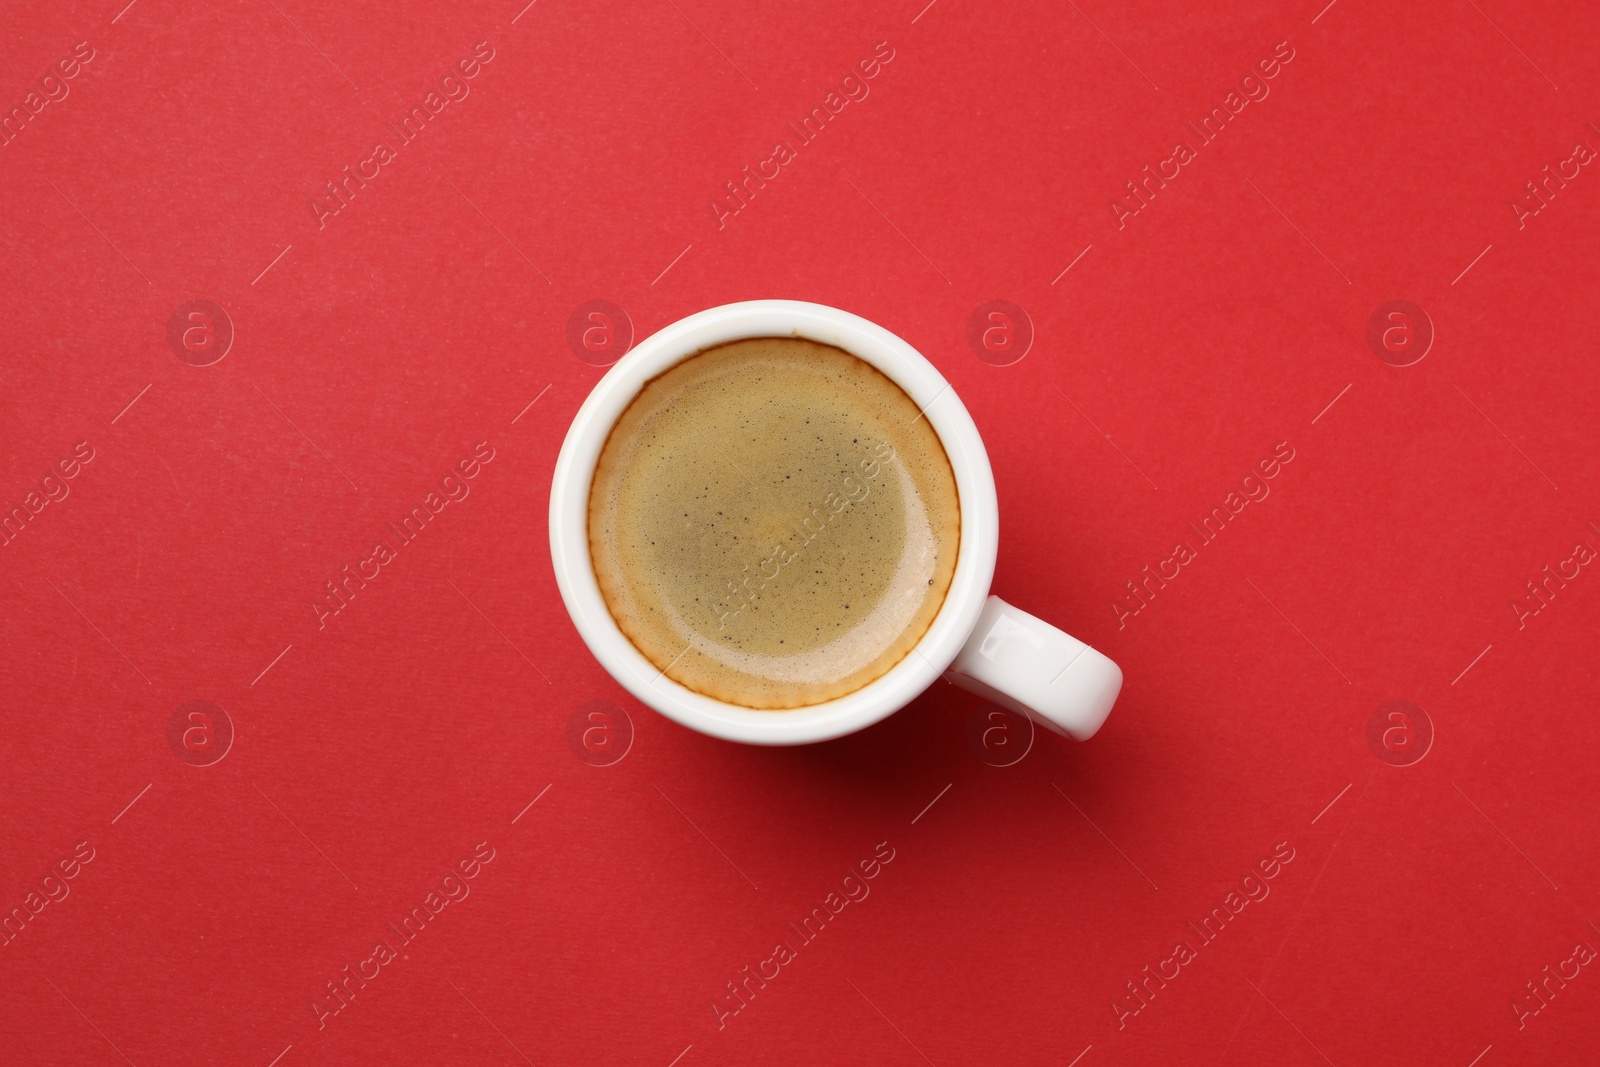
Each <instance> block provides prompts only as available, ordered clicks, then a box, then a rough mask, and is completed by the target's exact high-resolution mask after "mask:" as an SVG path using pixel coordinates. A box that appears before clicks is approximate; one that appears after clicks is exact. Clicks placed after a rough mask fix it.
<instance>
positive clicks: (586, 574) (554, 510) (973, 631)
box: [550, 300, 1122, 745]
mask: <svg viewBox="0 0 1600 1067" xmlns="http://www.w3.org/2000/svg"><path fill="white" fill-rule="evenodd" d="M790 336H795V337H805V338H808V339H810V340H813V341H819V342H821V343H823V344H828V345H834V346H836V347H838V348H842V349H844V350H845V351H846V352H849V353H851V354H853V355H855V356H857V357H859V358H861V359H864V360H866V361H867V362H868V363H870V364H872V365H873V366H874V367H876V368H877V369H878V370H880V371H882V372H883V373H884V374H885V375H887V376H888V377H889V378H890V379H892V380H893V381H894V382H896V383H897V384H898V385H899V386H900V388H901V389H903V390H905V392H906V394H907V395H908V396H910V397H911V399H912V400H913V401H914V402H915V403H916V405H917V407H918V408H920V409H922V412H923V415H924V416H925V417H926V418H927V419H928V422H929V424H930V425H932V427H933V429H934V431H935V432H937V433H938V435H939V440H940V442H941V443H942V444H943V445H944V450H945V454H946V455H947V456H948V457H949V459H950V467H951V469H952V470H953V471H954V472H955V481H956V492H957V495H958V502H959V504H960V509H961V542H960V547H959V551H958V554H957V558H956V569H955V575H954V577H953V578H952V580H951V584H950V589H949V592H948V593H946V595H945V599H944V604H943V606H942V607H940V609H939V612H938V614H937V615H936V616H934V620H933V623H932V625H931V626H929V627H928V631H927V633H925V634H924V635H923V637H922V640H921V641H919V642H917V644H916V645H915V646H913V647H912V650H911V651H910V652H909V653H907V654H906V656H905V658H904V659H902V660H901V661H900V662H899V663H897V664H895V665H894V666H893V667H892V668H890V669H889V671H888V672H886V673H885V674H883V675H882V676H880V677H879V678H877V679H876V680H875V681H872V682H869V683H867V684H866V685H864V686H862V687H861V688H860V689H857V690H855V691H854V692H852V693H847V694H846V695H844V696H841V697H836V698H835V699H833V700H828V701H824V702H823V703H820V704H812V705H809V706H807V707H800V708H791V709H788V710H783V711H764V710H757V709H754V708H746V707H740V706H739V705H736V704H730V703H726V702H724V701H721V700H716V699H714V698H712V697H709V696H706V695H704V694H702V693H697V692H695V691H694V690H692V689H688V688H686V687H684V686H682V685H679V684H678V683H677V682H675V681H673V680H672V679H671V678H668V677H667V676H666V675H665V674H664V673H663V672H662V671H661V670H660V669H658V668H657V667H656V665H655V664H653V663H651V662H650V661H649V660H648V659H646V658H645V656H644V655H643V654H642V653H641V652H640V651H639V650H638V649H637V648H635V647H634V645H633V643H632V642H631V641H629V640H628V638H627V636H626V635H624V634H623V632H622V630H621V629H620V628H619V627H618V626H617V623H616V620H615V619H613V618H612V616H611V612H610V611H609V609H607V607H606V603H605V599H604V598H603V597H602V596H601V593H600V586H599V583H598V582H597V581H596V579H595V575H594V567H593V564H592V563H591V561H590V558H589V530H588V516H589V488H590V485H591V483H592V481H593V479H594V470H595V464H596V463H597V461H598V460H599V458H600V450H601V448H602V447H603V446H604V445H605V443H606V438H607V437H608V436H609V435H610V433H611V428H612V427H613V426H614V425H615V424H616V422H617V420H618V419H619V418H620V417H621V416H622V413H623V411H624V410H626V408H627V407H628V405H629V403H631V402H632V400H633V399H634V397H635V396H637V395H638V393H639V391H640V390H641V389H642V388H644V386H645V384H646V383H647V382H649V381H650V380H651V379H652V378H655V377H656V376H658V375H660V374H662V373H663V372H665V371H666V370H667V369H668V368H670V367H672V366H673V365H675V364H677V363H679V362H682V361H683V360H685V359H688V358H689V357H690V356H693V355H695V354H696V353H699V352H702V351H704V350H705V349H707V348H711V347H713V346H715V345H720V344H724V343H726V342H729V341H737V340H740V339H742V338H747V337H790ZM999 545H1000V515H999V508H998V505H997V502H996V498H995V487H994V474H993V472H992V471H991V470H990V468H989V456H988V453H987V452H985V451H984V447H983V440H982V438H980V437H979V436H978V428H977V426H975V425H974V424H973V422H972V416H971V415H969V414H967V409H966V406H965V405H963V404H962V403H961V401H960V399H959V398H957V396H956V394H955V392H954V391H953V390H952V389H951V388H950V383H949V382H947V381H945V380H944V376H943V375H941V374H940V373H939V372H938V371H937V370H936V369H934V366H933V364H932V363H929V362H928V361H927V360H926V359H925V358H923V356H922V354H921V353H919V352H918V351H917V350H916V349H914V348H912V347H911V346H910V345H909V344H907V343H906V342H905V341H903V340H901V339H900V338H899V337H896V336H895V335H894V334H892V333H890V332H889V331H888V330H885V329H884V328H883V327H881V326H878V325H876V324H875V323H871V322H868V321H867V320H866V319H863V318H861V317H859V316H856V315H852V314H850V313H849V312H846V311H840V310H839V309H837V308H831V307H826V306H824V305H822V304H810V303H803V302H801V301H796V300H750V301H746V302H744V303H739V304H725V305H723V306H722V307H715V308H711V309H710V310H708V311H702V312H700V313H698V314H695V315H690V316H689V317H688V318H686V319H681V320H679V321H678V322H675V323H673V324H672V325H671V326H667V327H665V328H664V329H662V330H661V331H659V332H658V333H655V334H652V335H651V336H650V337H649V338H647V339H645V340H644V341H641V342H640V343H639V344H638V345H637V346H636V347H635V348H633V350H632V351H630V352H628V353H627V354H626V355H624V356H623V357H622V358H621V359H620V360H618V361H617V363H616V364H615V365H613V366H612V368H611V369H610V370H609V371H608V372H606V375H605V377H603V378H601V379H600V381H599V383H598V384H597V385H596V386H595V387H594V391H593V392H591V393H590V394H589V398H588V399H587V400H585V401H584V403H583V406H582V407H581V408H579V409H578V414H577V416H576V417H575V418H574V419H573V420H572V427H571V429H569V430H568V431H567V438H566V441H565V442H563V443H562V446H561V455H560V457H559V458H558V459H557V460H556V469H555V475H554V477H553V479H552V481H551V485H550V558H551V562H552V564H553V565H554V567H555V573H556V584H557V585H558V586H559V587H560V589H561V598H562V600H564V601H565V602H566V605H567V611H568V612H569V613H571V615H572V621H573V622H574V623H575V624H576V625H577V627H578V633H579V634H580V635H582V637H583V640H584V642H585V643H587V644H588V646H589V649H590V651H592V652H593V653H594V655H595V658H596V659H598V660H599V661H600V664H601V666H603V667H605V669H606V670H607V671H609V672H610V673H611V675H612V676H613V677H615V678H616V679H617V681H618V682H620V683H622V686H623V688H625V689H627V690H628V692H630V693H632V694H633V695H634V696H635V697H637V698H638V699H639V700H641V701H643V702H644V703H645V704H648V705H649V706H650V707H652V708H654V709H655V710H656V711H659V712H660V713H661V714H663V715H665V716H666V717H667V718H669V719H672V720H673V721H675V722H678V723H681V724H682V725H684V726H687V727H689V728H690V729H693V730H699V731H700V732H701V733H706V734H710V735H712V736H713V737H721V738H725V739H727V740H730V741H743V742H745V743H747V744H758V745H799V744H807V743H810V742H813V741H823V740H827V739H828V738H833V737H841V736H843V735H845V734H848V733H853V732H854V731H856V730H860V729H862V728H863V727H866V726H870V725H872V724H873V723H875V722H877V721H878V720H880V719H882V718H884V717H886V716H888V715H890V714H892V713H893V712H896V711H898V710H900V709H901V708H903V707H905V706H906V705H907V704H909V703H910V702H911V701H912V699H914V698H915V697H917V696H918V695H919V694H921V693H922V692H923V690H925V689H927V688H928V687H929V686H930V685H932V684H933V683H934V681H935V680H936V679H938V678H939V677H940V676H941V675H943V676H944V677H945V678H946V679H948V680H949V681H951V682H953V683H955V684H956V685H959V686H961V687H962V688H964V689H969V690H972V691H973V692H975V693H979V694H981V695H983V696H984V697H987V698H988V699H989V700H992V701H993V702H995V703H996V704H999V705H1001V706H1002V707H1006V708H1010V709H1011V710H1013V711H1016V712H1020V713H1022V714H1024V715H1029V716H1030V717H1031V718H1032V719H1033V720H1034V721H1035V722H1038V723H1041V724H1042V725H1044V726H1046V727H1047V728H1049V729H1051V730H1054V731H1055V732H1056V733H1059V734H1062V735H1064V736H1067V737H1073V738H1076V739H1077V740H1079V741H1086V740H1088V739H1089V738H1090V737H1091V736H1093V734H1094V732H1095V731H1096V730H1098V729H1099V728H1100V725H1101V724H1102V723H1103V722H1105V720H1106V716H1107V715H1108V714H1110V712H1111V705H1112V704H1113V703H1114V702H1115V701H1116V699H1117V693H1118V692H1119V691H1120V690H1121V688H1122V671H1121V670H1120V669H1119V668H1118V667H1117V665H1116V664H1115V663H1113V662H1111V660H1109V659H1107V658H1106V657H1105V656H1104V655H1102V654H1101V653H1099V652H1097V651H1095V650H1094V649H1092V648H1090V647H1089V646H1088V645H1086V644H1084V643H1083V642H1082V641H1079V640H1078V639H1077V638H1074V637H1071V636H1069V635H1068V634H1066V633H1064V632H1062V631H1061V630H1058V629H1056V628H1055V627H1054V626H1051V625H1050V624H1049V623H1047V622H1044V621H1042V620H1040V619H1037V618H1035V617H1034V616H1032V615H1029V614H1028V613H1027V612H1025V611H1022V610H1020V609H1018V608H1014V607H1012V606H1011V605H1010V604H1008V603H1006V602H1005V601H1004V600H1001V599H1000V598H999V597H997V596H991V595H990V593H989V583H990V582H991V581H992V580H993V578H994V562H995V555H996V552H997V551H998V549H999Z"/></svg>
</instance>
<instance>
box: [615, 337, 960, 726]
mask: <svg viewBox="0 0 1600 1067" xmlns="http://www.w3.org/2000/svg"><path fill="white" fill-rule="evenodd" d="M960 530H961V516H960V508H959V504H958V499H957V495H956V484H955V476H954V474H953V473H952V472H951V469H950V461H949V459H948V458H947V457H946V455H945V452H944V448H943V446H942V445H941V444H940V443H939V437H938V435H937V434H936V433H935V432H934V430H933V428H932V427H931V426H929V424H928V420H927V419H926V418H923V417H922V416H921V413H920V412H919V411H918V409H917V406H916V404H915V403H913V402H912V400H911V398H910V397H909V396H907V395H906V394H905V392H904V391H903V390H902V389H901V388H900V387H899V386H897V385H896V384H894V382H892V381H890V380H889V379H888V378H887V377H885V376H884V375H883V374H882V373H880V372H879V371H878V370H877V369H876V368H874V367H872V366H871V365H869V364H868V363H866V362H865V361H863V360H861V359H859V358H857V357H855V356H853V355H850V354H849V353H847V352H845V351H843V350H841V349H838V348H834V347H832V346H830V345H824V344H818V343H816V342H814V341H807V340H803V339H800V338H795V337H761V338H753V339H749V340H743V341H735V342H732V343H729V344H725V345H720V346H717V347H715V348H711V349H708V350H706V351H704V352H701V353H699V354H697V355H695V356H692V357H690V358H689V359H687V360H685V361H684V362H682V363H679V364H678V365H676V366H674V367H672V368H671V369H669V370H668V371H666V372H665V373H663V374H662V375H660V376H659V377H657V378H655V379H653V380H652V381H651V382H650V383H649V384H647V385H646V386H645V388H644V389H643V390H642V391H641V392H640V394H639V396H638V397H636V398H635V399H634V401H633V403H632V404H631V405H630V406H629V407H628V409H627V410H626V411H625V412H624V413H623V415H622V418H620V419H619V420H618V421H617V424H616V425H615V426H614V427H613V428H612V431H611V435H610V437H609V438H608V439H607V441H606V444H605V447H604V448H603V449H602V451H601V454H600V461H599V464H598V466H597V468H596V471H595V477H594V483H593V486H592V488H591V490H590V495H589V550H590V555H591V558H592V560H593V563H594V570H595V575H596V577H597V578H598V579H599V584H600V589H601V592H602V594H603V595H604V597H605V600H606V605H607V607H608V608H609V609H610V611H611V614H612V616H613V617H614V618H615V619H616V621H617V624H618V625H619V626H620V627H621V629H622V631H623V633H625V634H626V635H627V636H628V638H629V640H631V641H632V642H633V644H634V646H635V647H637V648H638V649H639V651H640V652H642V653H643V654H644V655H645V657H646V658H647V659H649V660H650V662H652V663H654V664H655V665H656V667H657V668H659V669H660V670H661V671H662V673H663V674H665V675H666V676H667V677H669V678H671V679H673V680H674V681H676V682H678V683H680V684H682V685H684V686H686V687H687V688H689V689H692V690H695V691H696V692H699V693H703V694H705V695H707V696H710V697H713V698H715V699H718V700H722V701H726V702H728V703H733V704H739V705H743V706H745V707H750V708H763V709H782V708H795V707H803V706H805V705H808V704H816V703H820V702H822V701H825V700H831V699H834V698H835V697H839V696H843V695H845V694H847V693H850V692H853V691H854V690H856V689H859V688H861V687H862V686H864V685H866V684H867V683H869V682H871V681H872V680H874V679H875V678H877V677H879V676H880V675H882V674H884V673H885V672H887V671H888V670H889V669H890V668H891V667H893V666H894V665H895V664H896V663H898V662H899V661H900V660H901V659H903V658H904V657H905V656H906V654H907V653H908V652H909V651H910V650H911V648H912V646H913V645H915V644H916V643H917V641H918V640H920V639H921V637H922V635H923V634H924V633H925V632H926V631H927V629H928V627H929V625H930V624H931V623H932V622H933V618H934V616H935V615H936V614H937V613H938V610H939V607H940V605H941V604H943V602H944V597H945V593H946V592H947V591H948V589H949V587H950V581H951V577H952V576H953V574H954V572H955V565H956V553H957V546H958V544H959V541H960Z"/></svg>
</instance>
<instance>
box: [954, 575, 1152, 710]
mask: <svg viewBox="0 0 1600 1067" xmlns="http://www.w3.org/2000/svg"><path fill="white" fill-rule="evenodd" d="M944 676H945V678H946V679H947V680H948V681H950V682H952V683H954V684H955V685H959V686H960V687H961V688H963V689H967V690H970V691H972V692H974V693H977V694H979V695H980V696H983V697H987V698H988V699H989V700H991V701H993V702H994V703H996V704H999V705H1000V706H1001V707H1003V708H1010V709H1011V710H1012V711H1015V712H1018V713H1020V714H1023V715H1027V716H1029V717H1030V718H1032V719H1033V720H1034V721H1035V722H1038V723H1041V724H1042V725H1044V726H1045V727H1047V728H1048V729H1051V730H1054V731H1055V732H1056V733H1058V734H1061V735H1062V736H1064V737H1071V738H1075V739H1076V740H1079V741H1087V740H1089V738H1091V737H1093V736H1094V734H1095V731H1096V730H1098V729H1100V726H1101V724H1102V723H1104V722H1105V721H1106V716H1107V715H1109V714H1111V705H1112V704H1115V703H1116V701H1117V694H1118V693H1119V692H1121V691H1122V669H1121V668H1120V667H1118V666H1117V665H1116V664H1115V663H1112V662H1111V660H1110V659H1108V658H1106V657H1105V656H1104V655H1102V654H1101V653H1099V652H1096V651H1095V650H1094V649H1092V648H1090V647H1089V646H1088V645H1086V644H1084V643H1083V642H1082V641H1079V640H1078V639H1077V638H1076V637H1073V636H1072V635H1070V634H1068V633H1065V632H1064V631H1062V630H1058V629H1056V628H1055V627H1054V626H1051V625H1050V624H1049V623H1047V622H1045V621H1044V620H1043V619H1038V618H1035V617H1034V616H1032V615H1029V614H1028V613H1027V612H1026V611H1023V610H1021V609H1020V608H1015V607H1012V606H1011V605H1010V604H1007V603H1006V602H1005V601H1004V600H1001V599H1000V598H999V597H997V596H991V597H990V598H989V599H988V601H987V602H986V603H985V604H984V606H983V612H982V614H980V615H979V616H978V625H977V626H976V627H974V628H973V631H972V636H971V637H969V638H967V643H966V644H965V645H964V646H962V649H961V651H960V653H958V654H957V656H956V658H955V662H953V663H952V664H950V669H949V670H947V671H945V675H944Z"/></svg>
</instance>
